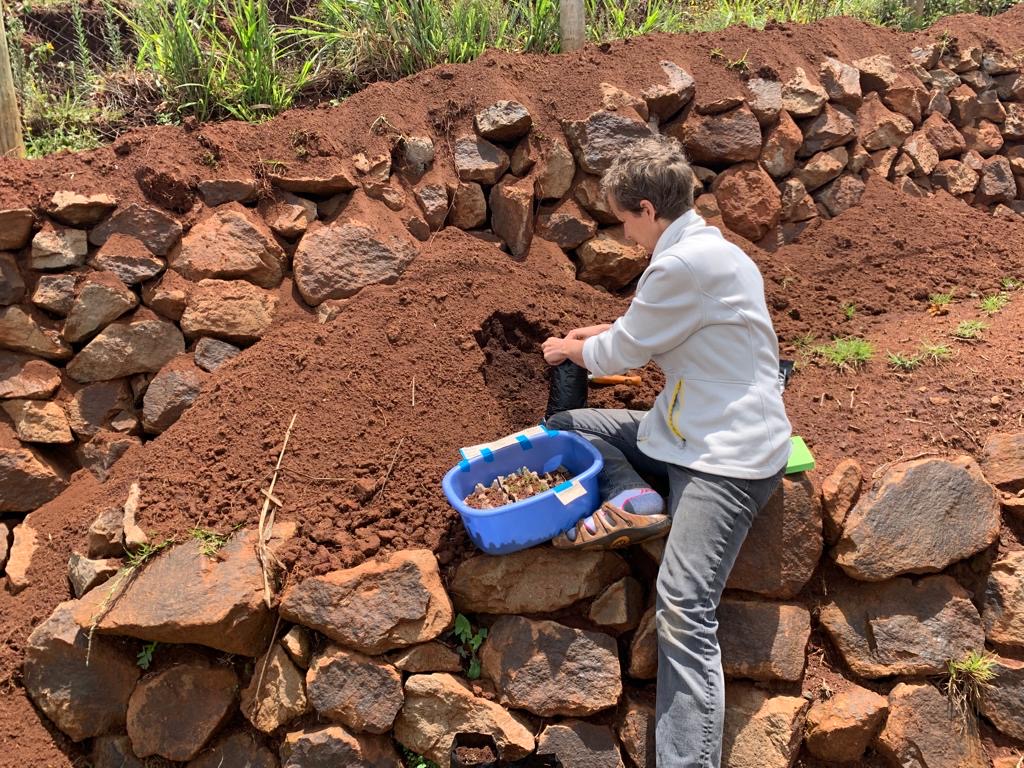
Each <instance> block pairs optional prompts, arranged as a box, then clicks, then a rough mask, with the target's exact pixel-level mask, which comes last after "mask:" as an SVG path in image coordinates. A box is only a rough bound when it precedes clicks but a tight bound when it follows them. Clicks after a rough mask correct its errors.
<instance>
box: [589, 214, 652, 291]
mask: <svg viewBox="0 0 1024 768" xmlns="http://www.w3.org/2000/svg"><path fill="white" fill-rule="evenodd" d="M576 256H577V258H578V260H579V267H580V271H579V275H578V277H579V279H580V280H583V281H584V282H587V283H590V284H592V285H601V286H604V287H605V288H608V289H609V290H618V289H620V288H624V287H625V286H626V285H628V284H629V283H630V282H631V281H632V280H633V279H634V278H636V277H638V276H639V275H640V273H642V272H643V271H644V270H645V269H646V268H647V264H648V261H649V260H650V256H649V255H648V253H647V252H646V251H645V250H644V249H643V248H641V247H640V246H639V245H636V244H635V243H633V242H632V241H631V240H627V239H626V235H625V231H624V230H623V228H622V227H621V226H617V227H610V228H608V229H602V230H600V231H599V232H598V233H597V236H596V237H594V238H593V239H591V240H588V241H587V242H585V243H584V244H583V245H581V246H580V247H579V248H578V249H577V251H576Z"/></svg>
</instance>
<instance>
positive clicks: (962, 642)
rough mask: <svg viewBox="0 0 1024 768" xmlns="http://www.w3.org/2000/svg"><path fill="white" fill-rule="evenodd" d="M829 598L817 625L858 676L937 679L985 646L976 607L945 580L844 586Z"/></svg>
mask: <svg viewBox="0 0 1024 768" xmlns="http://www.w3.org/2000/svg"><path fill="white" fill-rule="evenodd" d="M829 594H830V596H831V600H830V602H829V603H828V604H826V605H825V606H824V607H823V608H822V609H821V615H820V619H821V624H822V626H823V627H824V628H825V631H826V632H827V633H828V635H829V637H831V639H832V641H833V642H834V643H835V644H836V647H837V648H838V649H839V652H840V653H841V654H842V657H843V659H844V660H845V661H846V663H847V664H848V665H849V666H850V669H852V670H853V671H854V673H856V674H858V675H860V676H862V677H867V678H880V677H888V676H890V675H933V674H940V673H942V672H944V671H945V670H946V662H947V661H948V660H949V659H958V658H960V657H962V656H963V655H964V653H966V652H967V651H971V650H977V649H980V648H982V647H984V644H985V633H984V632H983V630H982V626H981V617H980V616H979V615H978V610H977V608H975V607H974V604H973V603H972V602H971V600H970V595H968V593H967V592H966V591H965V590H964V589H963V587H961V586H960V585H959V584H957V583H956V581H954V580H953V579H952V578H951V577H949V576H927V577H925V578H923V579H921V580H920V581H918V582H917V583H916V584H915V583H914V582H912V581H911V580H910V579H905V578H896V579H893V580H892V581H885V582H881V583H865V582H853V581H847V582H843V583H841V584H837V585H833V587H832V588H831V590H830V593H829Z"/></svg>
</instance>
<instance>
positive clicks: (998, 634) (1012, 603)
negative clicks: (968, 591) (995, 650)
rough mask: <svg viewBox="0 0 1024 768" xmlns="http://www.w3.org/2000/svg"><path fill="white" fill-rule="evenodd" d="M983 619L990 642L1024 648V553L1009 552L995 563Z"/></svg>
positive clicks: (986, 593)
mask: <svg viewBox="0 0 1024 768" xmlns="http://www.w3.org/2000/svg"><path fill="white" fill-rule="evenodd" d="M982 619H983V620H984V622H985V637H986V638H987V639H988V641H989V642H990V643H998V644H999V645H1005V646H1013V647H1017V648H1024V552H1020V551H1018V552H1007V553H1006V554H1004V555H1002V556H1001V557H1000V558H999V559H998V560H996V562H995V564H993V566H992V570H991V571H990V572H989V576H988V585H987V587H986V590H985V603H984V610H983V612H982Z"/></svg>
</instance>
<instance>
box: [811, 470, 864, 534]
mask: <svg viewBox="0 0 1024 768" xmlns="http://www.w3.org/2000/svg"><path fill="white" fill-rule="evenodd" d="M863 478H864V470H863V469H861V466H860V463H859V462H858V461H857V460H856V459H843V460H842V461H840V462H839V463H838V464H837V465H836V468H835V469H834V470H832V474H830V475H829V476H828V477H826V478H825V479H824V480H823V481H822V483H821V509H822V512H823V513H824V514H823V515H822V522H823V523H824V532H825V541H826V542H828V543H829V544H835V543H836V542H837V541H839V537H840V535H841V534H842V531H843V523H844V522H845V520H846V516H847V515H848V514H849V513H850V510H851V509H853V505H854V504H856V503H857V500H858V499H859V498H860V487H861V483H862V482H863Z"/></svg>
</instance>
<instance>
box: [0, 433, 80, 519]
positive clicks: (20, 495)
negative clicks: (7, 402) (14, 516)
mask: <svg viewBox="0 0 1024 768" xmlns="http://www.w3.org/2000/svg"><path fill="white" fill-rule="evenodd" d="M66 486H67V477H66V475H65V472H64V470H63V469H62V468H61V467H60V466H58V465H57V464H56V463H54V462H53V461H52V460H51V459H49V458H48V457H46V456H44V455H43V454H42V453H40V452H39V451H37V450H35V449H34V448H32V447H31V446H28V445H23V444H22V443H21V441H19V440H18V438H17V435H16V434H15V432H14V430H13V429H12V428H11V427H10V426H9V425H7V424H6V423H3V422H0V512H31V511H32V510H33V509H35V508H36V507H40V506H42V505H43V504H45V503H46V502H48V501H49V500H50V499H52V498H54V497H56V496H57V495H58V494H59V493H60V492H61V491H63V490H64V488H65V487H66Z"/></svg>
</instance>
